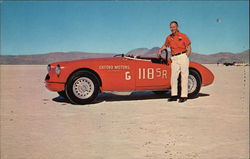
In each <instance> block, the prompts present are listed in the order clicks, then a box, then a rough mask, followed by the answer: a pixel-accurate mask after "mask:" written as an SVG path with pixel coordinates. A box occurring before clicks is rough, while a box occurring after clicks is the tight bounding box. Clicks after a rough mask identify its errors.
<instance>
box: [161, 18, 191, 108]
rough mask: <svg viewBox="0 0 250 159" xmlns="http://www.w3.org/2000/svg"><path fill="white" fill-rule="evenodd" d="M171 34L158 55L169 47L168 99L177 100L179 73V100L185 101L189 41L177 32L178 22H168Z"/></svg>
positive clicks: (189, 50) (189, 51)
mask: <svg viewBox="0 0 250 159" xmlns="http://www.w3.org/2000/svg"><path fill="white" fill-rule="evenodd" d="M170 30H171V32H172V34H170V35H168V37H167V39H166V41H165V44H164V45H163V46H162V47H161V48H160V49H159V51H158V56H161V52H162V51H163V50H164V49H166V48H167V47H169V48H170V49H171V55H172V57H171V60H172V63H171V98H169V99H168V101H177V98H178V97H177V88H178V77H179V73H181V97H180V99H179V102H180V103H182V102H185V101H186V100H187V97H188V74H189V69H188V68H189V58H188V57H189V55H190V53H191V46H190V45H191V42H190V40H189V39H188V37H187V36H186V35H185V34H183V33H181V32H179V30H178V23H177V22H176V21H172V22H171V23H170Z"/></svg>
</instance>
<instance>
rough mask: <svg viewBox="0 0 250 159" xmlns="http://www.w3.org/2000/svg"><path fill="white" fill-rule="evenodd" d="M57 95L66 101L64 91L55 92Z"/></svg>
mask: <svg viewBox="0 0 250 159" xmlns="http://www.w3.org/2000/svg"><path fill="white" fill-rule="evenodd" d="M57 93H58V94H59V96H61V97H63V98H65V99H67V95H66V93H65V91H60V92H57Z"/></svg>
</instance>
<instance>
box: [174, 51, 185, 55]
mask: <svg viewBox="0 0 250 159" xmlns="http://www.w3.org/2000/svg"><path fill="white" fill-rule="evenodd" d="M185 53H186V51H184V52H178V53H176V54H174V55H172V56H178V55H181V54H185Z"/></svg>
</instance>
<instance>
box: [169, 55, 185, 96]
mask: <svg viewBox="0 0 250 159" xmlns="http://www.w3.org/2000/svg"><path fill="white" fill-rule="evenodd" d="M171 60H172V63H171V95H172V96H177V88H178V77H179V74H180V73H181V97H187V95H188V74H189V69H188V68H189V58H188V56H187V55H186V54H185V53H184V54H181V55H177V56H172V57H171Z"/></svg>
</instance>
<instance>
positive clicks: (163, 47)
mask: <svg viewBox="0 0 250 159" xmlns="http://www.w3.org/2000/svg"><path fill="white" fill-rule="evenodd" d="M166 48H167V47H166V46H165V44H164V45H163V46H162V47H161V48H160V49H159V50H158V54H157V55H158V56H161V52H162V51H163V50H165V49H166Z"/></svg>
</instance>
